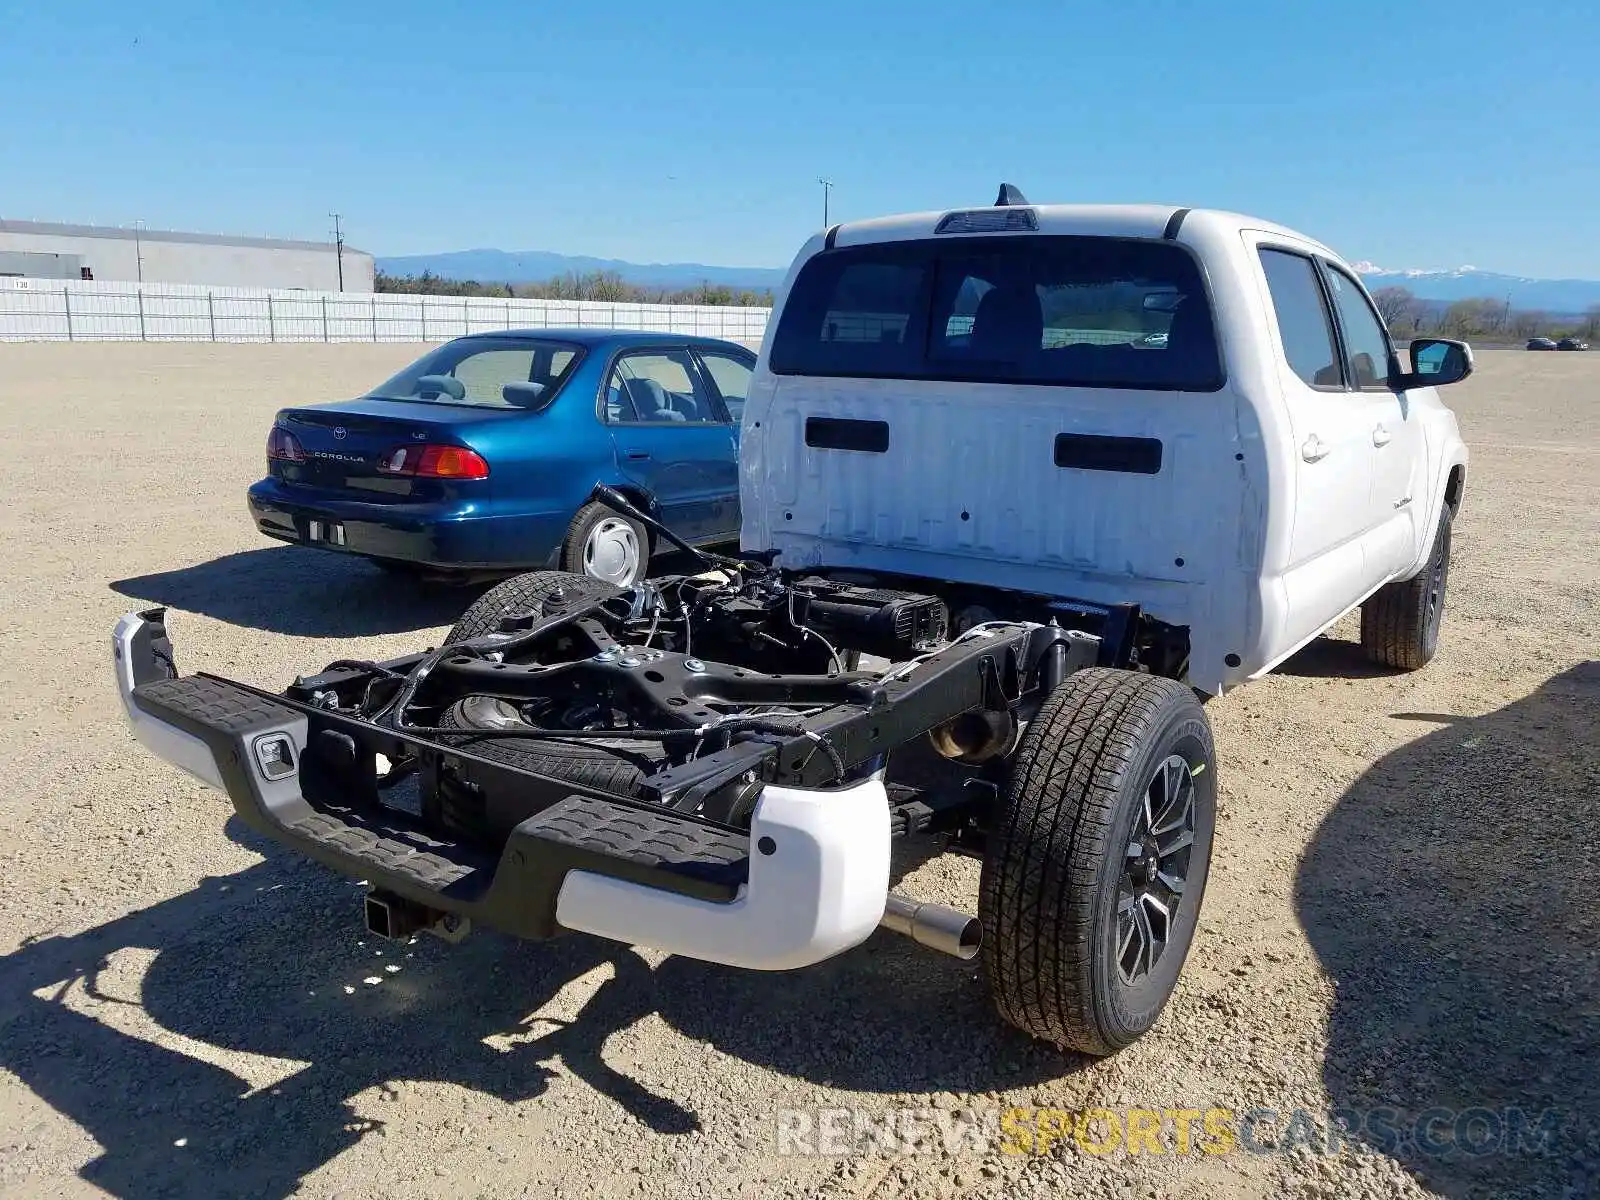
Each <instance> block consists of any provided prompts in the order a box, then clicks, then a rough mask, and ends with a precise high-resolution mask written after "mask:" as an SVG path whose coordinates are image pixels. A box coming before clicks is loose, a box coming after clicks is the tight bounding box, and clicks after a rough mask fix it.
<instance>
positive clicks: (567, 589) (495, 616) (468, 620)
mask: <svg viewBox="0 0 1600 1200" xmlns="http://www.w3.org/2000/svg"><path fill="white" fill-rule="evenodd" d="M558 591H559V592H562V593H564V594H566V595H568V596H573V597H577V598H579V599H584V600H603V599H605V598H606V597H607V596H615V595H618V594H620V592H621V591H622V589H621V588H619V587H615V586H613V585H612V584H609V583H606V582H605V581H604V580H600V579H591V578H590V577H589V576H587V575H574V574H572V573H571V572H570V571H529V572H528V573H527V574H526V575H513V576H512V577H511V578H510V579H507V580H504V581H502V582H500V583H497V584H495V585H494V586H493V587H492V588H490V589H489V590H488V591H487V592H485V593H484V594H483V595H481V596H479V597H478V598H477V600H476V601H474V602H473V604H472V606H471V607H470V608H468V609H467V611H466V612H464V613H462V614H461V619H460V620H458V621H457V622H456V623H455V625H454V626H452V627H451V629H450V636H449V637H447V638H445V640H444V644H445V645H446V646H450V645H454V644H455V643H456V642H464V641H468V640H470V639H471V638H479V637H483V636H484V635H485V634H489V633H498V632H499V630H500V622H501V621H504V620H505V619H506V618H507V617H520V616H525V615H526V614H528V613H531V612H537V611H539V609H540V606H541V605H543V604H544V602H545V601H546V600H548V599H549V598H550V597H551V596H552V595H554V594H555V593H556V592H558Z"/></svg>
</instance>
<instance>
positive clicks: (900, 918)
mask: <svg viewBox="0 0 1600 1200" xmlns="http://www.w3.org/2000/svg"><path fill="white" fill-rule="evenodd" d="M880 924H881V925H882V926H883V928H885V929H888V930H890V931H892V932H894V933H898V934H901V935H903V936H905V937H908V938H910V939H911V940H912V941H914V942H916V943H917V944H918V945H919V946H926V947H928V949H930V950H937V951H939V952H940V953H941V954H948V955H950V956H951V957H953V958H959V959H962V960H964V961H970V960H972V959H973V958H976V957H977V954H978V951H979V950H981V949H982V948H983V922H981V921H979V920H978V918H977V917H974V916H971V915H969V914H967V913H964V912H962V911H960V910H959V909H954V908H950V907H949V906H948V905H944V904H930V903H924V902H923V901H920V900H913V899H911V898H910V897H908V896H902V895H900V894H899V893H897V892H890V893H889V897H888V900H887V902H886V903H885V905H884V911H883V920H882V921H881V922H880Z"/></svg>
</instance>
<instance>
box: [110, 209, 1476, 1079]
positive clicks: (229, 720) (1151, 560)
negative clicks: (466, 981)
mask: <svg viewBox="0 0 1600 1200" xmlns="http://www.w3.org/2000/svg"><path fill="white" fill-rule="evenodd" d="M1471 370H1472V355H1471V351H1470V349H1469V348H1468V347H1467V346H1466V345H1465V344H1463V343H1460V342H1452V341H1443V340H1424V341H1419V342H1413V343H1412V345H1411V347H1410V362H1409V364H1406V363H1403V362H1402V361H1401V359H1400V356H1399V355H1398V354H1397V353H1396V351H1395V350H1394V349H1393V348H1392V346H1391V345H1390V342H1389V338H1388V336H1387V334H1386V332H1385V330H1384V327H1383V325H1382V323H1381V322H1380V321H1379V319H1378V317H1377V315H1376V312H1375V310H1374V308H1373V306H1372V304H1371V302H1370V300H1369V298H1368V297H1367V295H1366V293H1365V291H1364V290H1363V288H1362V286H1361V284H1360V281H1359V280H1358V278H1357V276H1356V274H1355V272H1354V271H1352V270H1351V268H1350V267H1349V266H1347V265H1346V264H1345V263H1343V262H1342V261H1341V260H1340V259H1339V258H1338V257H1337V256H1336V255H1335V254H1333V253H1332V252H1331V251H1330V250H1328V249H1327V248H1326V247H1324V246H1321V245H1319V244H1318V243H1316V242H1314V241H1311V240H1309V239H1307V238H1305V237H1302V236H1300V235H1298V234H1295V233H1292V232H1291V231H1289V230H1287V229H1283V228H1281V227H1278V226H1275V225H1271V224H1268V223H1266V222H1263V221H1257V220H1253V219H1250V218H1248V217H1240V216H1235V215H1230V214H1224V213H1215V212H1206V211H1201V210H1194V211H1190V210H1186V209H1174V208H1171V207H1159V206H1147V207H1077V206H1042V205H1031V204H1029V203H1027V202H1026V201H1025V200H1024V199H1023V198H1022V197H1021V196H1020V194H1018V193H1017V191H1016V189H1014V188H1010V187H1002V189H1001V193H1000V196H999V198H998V200H997V202H996V203H995V204H994V205H992V206H988V207H983V208H975V209H958V210H953V211H941V212H932V213H924V214H920V215H913V216H902V217H892V218H886V219H884V220H878V221H863V222H858V223H852V224H847V225H841V226H835V227H834V228H831V229H829V230H827V231H826V232H825V233H821V234H818V235H817V236H816V237H815V238H813V239H811V240H810V241H809V242H808V243H807V244H806V246H805V247H804V248H803V249H802V250H801V252H800V254H799V256H798V258H797V259H796V260H795V263H794V265H793V267H792V269H791V270H790V272H789V275H788V278H787V280H786V282H785V284H784V286H783V288H782V290H781V292H780V294H779V296H778V300H777V305H776V308H775V311H774V314H773V319H772V322H771V324H770V326H769V329H768V332H767V336H766V339H765V343H764V345H763V346H762V349H761V353H760V356H759V359H758V362H757V365H756V370H755V374H754V376H753V378H752V381H751V385H750V390H749V396H748V400H747V403H746V405H745V408H744V414H743V432H742V437H743V456H742V468H741V469H742V495H741V503H742V509H743V530H742V547H741V553H740V554H739V556H738V557H723V556H718V555H715V554H712V553H710V552H708V551H706V550H703V549H695V548H692V547H689V546H688V545H687V543H684V542H682V541H681V539H678V538H676V537H675V536H674V534H673V533H672V531H671V530H670V529H668V528H666V527H665V526H663V525H662V524H661V523H660V522H658V521H656V520H654V519H653V518H652V517H651V516H650V515H649V514H647V513H645V512H642V511H640V510H639V509H638V508H636V507H635V506H634V505H632V504H631V503H630V502H629V501H628V499H627V498H625V497H623V496H622V495H620V494H618V493H616V492H614V491H611V490H610V489H608V488H605V487H597V488H596V492H595V498H596V499H597V500H598V501H600V502H601V503H604V504H607V505H610V506H611V507H613V508H614V509H616V510H617V511H618V512H619V513H620V514H621V515H622V516H624V517H626V518H627V519H628V520H629V521H631V522H634V523H636V524H637V526H638V527H639V528H640V529H642V530H645V531H648V532H649V533H650V534H651V535H652V536H653V537H654V538H657V539H665V540H667V541H671V542H674V543H675V544H678V545H680V548H682V549H683V550H684V551H685V552H686V553H688V554H692V555H694V556H696V557H697V558H698V559H699V560H700V564H701V565H700V567H698V568H696V570H695V572H694V573H693V574H688V575H681V576H674V577H669V578H664V579H654V580H648V581H645V582H642V583H639V584H636V585H634V586H632V587H629V588H619V587H616V586H614V585H612V584H609V583H606V582H604V581H600V580H595V579H590V578H588V577H587V576H583V575H564V574H561V573H558V572H535V573H532V574H529V575H521V576H517V577H515V578H513V579H509V580H507V581H506V582H504V583H502V584H500V585H498V586H496V587H495V588H493V589H491V590H490V591H489V592H487V593H486V594H485V595H484V596H483V597H482V598H481V599H480V600H478V601H477V603H475V604H474V605H473V606H472V607H471V608H470V609H469V610H468V611H467V612H466V614H465V615H464V616H463V617H462V618H461V620H460V621H459V622H457V624H456V626H455V628H454V629H453V630H452V631H451V633H450V636H449V637H448V638H447V639H446V641H445V644H444V645H443V646H441V647H439V648H437V649H427V650H422V651H419V652H417V653H414V654H410V655H407V656H404V657H402V658H398V659H393V660H390V661H388V662H383V663H363V662H352V661H348V660H341V661H339V662H335V663H333V664H330V665H329V666H328V667H327V668H325V669H324V670H323V671H322V672H320V673H318V674H315V675H310V676H302V677H300V678H298V679H296V680H295V681H294V682H293V683H292V684H290V685H289V686H288V687H286V688H284V689H282V690H280V691H268V690H263V689H261V688H258V687H254V686H252V685H249V684H245V683H241V682H236V681H232V680H226V679H221V678H218V677H215V676H211V675H205V674H200V675H191V676H183V675H181V674H180V673H179V671H178V667H177V665H176V659H175V655H174V651H173V646H172V640H171V638H170V637H169V634H168V630H167V628H166V623H165V614H164V612H163V611H162V610H160V609H152V610H149V611H147V612H143V613H130V614H128V615H127V616H125V617H124V618H123V619H122V620H121V621H120V622H119V623H118V626H117V629H116V632H115V635H114V650H115V658H116V671H117V681H118V686H119V689H120V691H121V694H122V698H123V702H124V705H125V708H126V711H127V714H128V718H129V720H130V722H131V724H132V727H133V730H134V732H135V734H136V736H137V737H138V738H139V739H140V740H141V741H142V742H143V743H144V744H145V745H146V746H147V747H149V748H150V749H151V750H152V751H154V752H155V753H156V754H158V755H160V756H161V757H163V758H165V759H167V760H169V761H171V762H173V763H176V764H178V765H179V766H181V767H183V768H184V769H185V770H187V771H189V772H190V773H191V774H193V775H195V776H196V777H198V778H200V779H202V780H204V781H205V782H207V783H208V784H210V785H212V786H213V787H216V788H218V789H219V790H221V791H223V792H225V793H226V794H227V795H228V796H229V798H230V799H231V801H232V804H233V807H234V809H235V810H236V811H237V812H238V813H239V815H240V816H241V817H242V818H243V819H244V820H245V821H246V822H247V823H248V824H250V825H252V826H253V827H255V828H257V829H259V830H261V831H263V832H265V833H267V834H268V835H270V836H272V837H274V838H276V839H277V840H279V841H280V842H283V843H284V844H286V845H288V846H290V847H291V848H293V849H294V850H296V851H297V852H299V853H302V854H304V855H306V856H308V857H311V858H314V859H316V860H318V861H320V862H322V863H324V864H326V865H327V866H329V867H331V868H332V869H334V870H336V871H339V872H341V873H343V874H345V875H347V876H349V877H351V878H354V879H363V880H367V881H368V882H369V885H370V887H371V889H372V890H371V892H370V893H369V895H368V897H367V901H366V905H365V915H366V921H367V924H368V927H369V928H370V929H371V930H373V931H374V932H376V933H379V934H382V935H385V936H390V937H406V936H409V935H411V934H412V933H414V932H416V931H418V930H427V931H431V932H434V933H439V934H441V935H444V936H447V937H455V936H458V935H459V934H460V933H461V932H463V931H464V930H465V929H466V927H467V926H468V924H469V923H470V922H471V921H473V920H476V921H479V922H481V923H483V924H486V925H489V926H492V927H495V928H498V929H501V930H503V931H506V932H509V933H512V934H515V935H518V936H523V937H533V938H539V937H548V936H551V935H553V934H556V933H559V932H561V931H563V930H578V931H584V932H587V933H590V934H595V935H599V936H602V937H607V938H613V939H617V940H620V941H625V942H631V943H635V944H642V945H647V946H651V947H656V948H659V949H663V950H667V951H670V952H672V953H677V954H683V955H688V956H691V957H695V958H699V959H702V960H706V961H711V962H718V963H724V964H728V965H730V966H735V967H744V968H749V969H755V970H788V969H795V968H800V967H805V966H807V965H809V964H812V963H815V962H818V961H820V960H822V959H825V958H828V957H831V956H833V955H836V954H839V953H841V952H843V951H845V950H847V949H849V948H850V947H852V946H854V945H857V944H858V943H860V942H861V941H863V940H865V939H866V938H867V937H868V936H870V935H871V934H872V932H873V931H874V930H875V929H878V928H880V927H883V928H887V929H889V930H891V931H893V932H896V933H900V934H904V935H907V936H909V937H911V938H913V939H914V940H916V941H918V942H921V943H923V944H924V945H927V946H930V947H932V948H935V949H938V950H941V951H944V952H946V953H949V954H952V955H955V956H957V957H960V958H967V959H971V958H973V957H975V956H977V955H978V954H980V953H981V954H982V955H983V965H984V969H985V974H986V976H987V978H988V982H989V985H990V988H991V992H992V995H993V997H994V1001H995V1005H996V1007H997V1008H998V1010H999V1012H1000V1014H1001V1015H1002V1016H1003V1017H1004V1018H1005V1019H1007V1020H1008V1021H1010V1022H1011V1023H1013V1024H1014V1025H1016V1026H1017V1027H1019V1028H1020V1029H1022V1030H1024V1031H1026V1032H1028V1033H1030V1034H1032V1035H1034V1036H1037V1037H1040V1038H1043V1039H1046V1040H1048V1041H1051V1042H1054V1043H1055V1044H1057V1045H1059V1046H1062V1047H1064V1048H1073V1049H1077V1050H1081V1051H1086V1052H1089V1053H1093V1054H1107V1053H1111V1052H1113V1051H1115V1050H1117V1049H1118V1048H1120V1047H1122V1046H1126V1045H1127V1044H1129V1043H1130V1042H1132V1041H1133V1040H1134V1039H1135V1038H1137V1037H1139V1036H1141V1035H1142V1034H1143V1033H1145V1032H1146V1031H1147V1030H1148V1029H1149V1028H1150V1027H1151V1026H1152V1025H1153V1024H1154V1023H1155V1021H1156V1020H1157V1018H1158V1017H1159V1015H1160V1013H1161V1011H1162V1009H1163V1007H1164V1006H1165V1004H1166V1002H1167V999H1168V997H1169V996H1170V994H1171V992H1172V990H1173V987H1174V986H1175V984H1176V981H1177V978H1178V974H1179V971H1180V969H1181V967H1182V965H1183V962H1184V959H1185V957H1186V956H1187V953H1188V950H1189V946H1190V942H1191V940H1192V938H1193V935H1194V931H1195V928H1196V925H1197V921H1198V915H1199V910H1200V905H1201V900H1202V897H1203V894H1204V891H1205V883H1206V877H1207V874H1208V869H1209V865H1210V859H1211V846H1212V837H1213V833H1214V830H1215V823H1216V797H1217V778H1216V776H1217V772H1216V763H1215V755H1214V750H1213V744H1212V735H1211V729H1210V724H1209V722H1208V720H1207V718H1206V713H1205V710H1204V708H1203V707H1202V702H1203V700H1204V699H1205V698H1206V697H1208V696H1212V695H1217V694H1220V693H1222V692H1225V691H1227V690H1228V689H1229V688H1231V687H1233V686H1235V685H1237V684H1239V683H1242V682H1244V681H1246V680H1249V679H1251V678H1253V677H1255V676H1258V675H1260V674H1262V673H1263V672H1265V671H1268V670H1270V669H1271V668H1272V667H1273V666H1274V665H1275V664H1277V663H1279V662H1281V661H1282V660H1283V659H1284V658H1286V657H1287V656H1288V655H1290V654H1292V653H1294V651H1295V650H1296V649H1298V648H1299V647H1301V646H1303V645H1305V644H1306V643H1307V642H1308V641H1310V640H1311V639H1312V638H1314V637H1316V636H1317V635H1318V634H1319V633H1321V632H1322V631H1324V630H1326V629H1327V628H1328V627H1329V626H1330V625H1332V624H1333V623H1334V622H1335V621H1337V620H1338V619H1339V618H1340V617H1341V616H1343V615H1344V614H1345V613H1347V612H1350V611H1351V610H1353V609H1355V608H1356V607H1357V606H1360V607H1361V610H1362V621H1361V638H1362V642H1363V644H1364V645H1365V647H1366V648H1367V650H1368V652H1369V653H1370V654H1371V655H1372V656H1373V657H1374V658H1376V659H1377V660H1378V661H1379V662H1381V663H1385V664H1387V665H1389V666H1392V667H1395V668H1398V669H1414V668H1417V667H1421V666H1423V665H1424V664H1425V663H1427V661H1428V660H1429V659H1430V658H1432V656H1433V654H1434V652H1435V649H1436V647H1437V644H1438V636H1439V625H1440V620H1441V616H1442V613H1443V603H1444V589H1445V582H1446V574H1447V569H1448V565H1449V555H1450V525H1451V518H1452V516H1453V514H1454V513H1455V511H1456V510H1457V508H1458V507H1459V505H1460V503H1461V497H1462V489H1463V486H1464V483H1465V477H1466V464H1467V454H1466V449H1465V447H1464V446H1463V445H1462V442H1461V438H1460V436H1459V433H1458V431H1457V428H1456V423H1455V420H1454V418H1453V417H1452V415H1451V414H1450V412H1449V411H1448V410H1447V409H1446V408H1444V407H1443V406H1442V405H1441V404H1440V402H1439V399H1438V397H1437V396H1436V394H1435V392H1434V388H1435V387H1436V386H1439V385H1443V384H1448V383H1452V382H1455V381H1456V380H1459V379H1463V378H1465V377H1466V376H1467V375H1468V374H1469V373H1470V372H1471ZM885 660H886V661H885ZM874 661H876V662H877V665H868V664H870V663H872V662H874ZM219 825H220V821H219ZM913 836H915V837H929V836H932V837H938V838H940V839H942V844H943V847H944V848H945V849H948V850H950V851H953V852H957V853H967V854H972V855H975V856H977V857H979V858H981V859H982V863H983V867H982V874H981V884H980V889H979V896H978V903H977V914H976V916H973V915H970V914H968V913H965V912H962V911H959V910H956V909H953V908H948V907H945V906H942V905H937V904H926V903H920V902H918V901H916V900H914V899H911V898H909V897H907V896H905V895H902V894H900V893H898V892H896V891H894V890H892V871H891V857H890V850H891V844H892V842H893V840H894V839H896V838H900V837H913ZM841 1019H848V1014H841Z"/></svg>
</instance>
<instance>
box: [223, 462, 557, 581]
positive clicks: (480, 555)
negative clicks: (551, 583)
mask: <svg viewBox="0 0 1600 1200" xmlns="http://www.w3.org/2000/svg"><path fill="white" fill-rule="evenodd" d="M246 503H247V505H248V507H249V509H250V519H251V520H252V521H254V522H255V525H256V529H257V530H259V531H260V532H261V533H263V534H265V535H266V536H267V537H270V538H276V539H277V540H279V541H282V542H292V543H294V544H296V545H311V546H315V547H316V548H317V549H319V550H333V551H342V552H344V553H347V554H356V555H360V556H362V557H365V558H384V559H391V560H393V561H396V562H408V563H416V564H418V565H420V566H434V567H441V568H470V567H481V568H489V569H502V568H514V567H542V566H546V565H548V564H549V563H550V562H551V560H552V559H553V558H554V556H555V553H556V551H557V549H558V548H559V547H560V545H561V540H562V538H563V537H565V536H566V532H567V526H568V524H569V522H570V521H571V514H569V513H516V514H492V515H487V516H486V515H481V514H474V513H469V512H462V511H460V508H459V507H458V506H456V505H452V504H435V505H427V504H371V503H366V502H363V501H359V500H339V499H332V498H321V499H313V498H308V497H306V496H304V495H299V494H296V492H295V491H294V490H293V489H290V488H285V487H284V486H283V485H281V484H280V483H279V482H278V481H277V480H275V479H263V480H261V481H260V482H258V483H255V484H253V485H252V486H251V487H250V490H249V492H248V493H247V494H246ZM313 521H321V522H324V523H327V522H336V523H338V524H339V525H341V526H342V527H343V532H344V542H343V544H342V545H331V544H329V543H327V542H322V541H312V540H311V536H310V535H311V523H312V522H313Z"/></svg>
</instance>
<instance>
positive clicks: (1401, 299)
mask: <svg viewBox="0 0 1600 1200" xmlns="http://www.w3.org/2000/svg"><path fill="white" fill-rule="evenodd" d="M1372 301H1373V303H1374V304H1376V305H1377V306H1378V316H1379V317H1381V318H1382V319H1383V323H1384V324H1385V325H1387V326H1388V327H1389V328H1390V329H1394V328H1396V327H1400V326H1404V324H1405V323H1406V321H1408V320H1410V319H1411V317H1412V316H1413V315H1414V314H1415V313H1416V311H1417V298H1416V296H1414V295H1413V294H1412V292H1411V289H1410V288H1403V287H1382V288H1379V289H1378V290H1377V291H1376V292H1374V293H1372Z"/></svg>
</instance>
